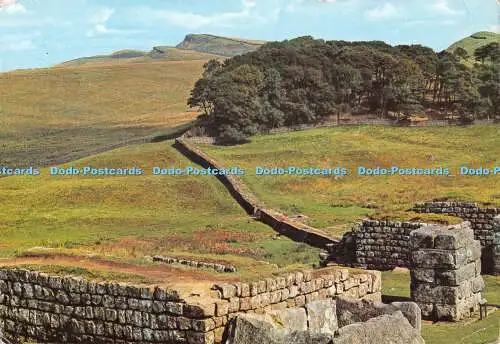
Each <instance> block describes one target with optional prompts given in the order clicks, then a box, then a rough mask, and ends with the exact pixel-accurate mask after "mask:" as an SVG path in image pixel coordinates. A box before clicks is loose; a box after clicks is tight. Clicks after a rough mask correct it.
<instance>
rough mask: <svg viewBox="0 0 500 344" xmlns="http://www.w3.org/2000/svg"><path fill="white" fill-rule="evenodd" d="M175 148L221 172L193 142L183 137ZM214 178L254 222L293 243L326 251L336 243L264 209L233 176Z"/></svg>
mask: <svg viewBox="0 0 500 344" xmlns="http://www.w3.org/2000/svg"><path fill="white" fill-rule="evenodd" d="M175 148H176V149H177V150H179V151H180V152H181V153H182V154H184V155H185V156H187V157H188V158H189V159H190V160H192V161H194V162H196V163H197V164H199V165H201V166H203V167H205V168H208V167H210V168H216V169H224V166H222V165H221V164H220V163H219V162H218V161H216V160H215V159H214V158H212V157H210V156H208V155H207V154H205V153H204V152H203V151H202V150H201V149H199V148H198V147H197V146H196V145H195V144H194V143H193V142H191V141H190V140H188V139H186V138H182V137H181V138H178V139H176V141H175ZM217 178H218V179H219V180H220V181H221V182H222V184H224V186H225V187H226V188H227V189H228V191H229V192H230V193H231V195H232V196H233V197H234V199H235V200H236V201H237V202H238V203H239V204H240V205H241V207H242V208H243V209H245V211H246V212H247V213H248V214H250V215H252V216H254V217H255V219H257V220H259V221H261V222H263V223H265V224H266V225H268V226H270V227H271V228H273V229H274V230H276V231H277V232H279V233H280V234H283V235H285V236H287V237H289V238H290V239H292V240H294V241H299V242H305V243H307V244H309V245H311V246H314V247H318V248H323V249H325V248H326V246H327V245H328V244H331V243H334V242H337V240H335V239H334V238H331V237H329V236H328V235H327V234H326V233H323V232H322V231H320V230H318V229H316V228H313V227H310V226H307V225H305V224H303V223H300V222H297V221H293V220H291V219H290V218H288V217H287V216H285V215H284V214H281V213H279V212H276V211H274V210H270V209H266V207H265V206H264V205H263V204H262V202H260V201H259V200H257V198H256V197H255V196H254V195H252V194H251V193H250V192H249V190H248V189H247V188H246V187H245V185H244V184H243V183H242V182H241V180H240V179H239V178H238V177H237V176H235V175H219V176H217Z"/></svg>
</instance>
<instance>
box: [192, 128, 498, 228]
mask: <svg viewBox="0 0 500 344" xmlns="http://www.w3.org/2000/svg"><path fill="white" fill-rule="evenodd" d="M465 143H466V144H465ZM499 146H500V137H499V136H498V126H494V125H491V126H481V125H474V126H471V127H443V128H440V127H428V128H396V127H387V126H370V125H366V126H359V127H358V126H345V127H338V128H328V129H313V130H306V131H300V132H293V133H286V134H275V135H262V136H255V137H253V138H252V139H251V142H250V143H247V144H243V145H238V146H213V145H200V147H201V148H202V150H204V151H205V152H206V153H207V154H209V155H210V156H212V157H214V158H215V159H218V160H219V161H220V162H221V164H223V165H225V166H240V167H242V168H243V169H245V171H246V172H245V175H243V176H242V177H241V178H242V180H243V181H244V182H245V184H246V186H247V187H249V189H250V191H251V192H252V193H253V194H254V195H255V196H256V197H258V199H260V200H261V201H263V202H264V204H266V205H267V206H268V207H270V208H273V209H277V210H280V211H282V212H284V213H286V214H288V215H291V216H294V215H299V214H305V215H306V216H308V217H310V219H311V220H310V221H311V222H310V224H311V225H313V226H314V227H316V228H322V229H325V230H327V231H328V232H330V234H333V235H339V234H342V232H343V231H344V230H346V229H349V228H350V225H351V224H353V223H354V222H356V221H359V220H361V219H362V218H363V217H365V216H371V215H374V216H376V217H377V218H384V217H390V218H402V219H415V218H418V219H419V221H420V219H422V218H423V217H422V216H423V215H422V214H415V213H411V212H407V211H406V210H407V209H410V208H411V207H412V206H413V205H414V203H416V202H420V201H428V200H432V199H435V198H458V199H463V200H473V201H477V202H481V203H486V204H488V203H489V204H495V205H500V188H498V187H496V188H495V187H492V185H493V184H494V181H495V178H498V176H496V177H495V176H483V177H468V176H459V175H458V174H459V172H458V171H457V170H458V169H459V168H460V166H462V165H468V166H471V167H475V168H477V167H479V166H484V167H492V166H498V165H499V164H500V158H499V156H498V153H497V151H498V147H499ZM288 166H297V167H299V168H306V167H314V168H335V167H338V166H341V167H345V168H348V169H350V170H351V174H348V175H347V176H345V177H334V176H310V175H258V174H257V173H256V167H264V168H272V167H281V168H283V169H286V168H287V167H288ZM359 166H364V167H366V168H375V167H377V166H380V167H381V168H382V167H389V168H390V167H391V166H400V167H403V168H412V167H415V168H433V167H440V166H442V167H446V168H449V169H450V176H423V175H420V176H419V175H414V176H408V175H406V176H405V175H394V176H387V175H386V176H384V175H381V176H359V175H358V174H357V168H358V167H359Z"/></svg>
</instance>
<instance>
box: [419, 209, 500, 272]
mask: <svg viewBox="0 0 500 344" xmlns="http://www.w3.org/2000/svg"><path fill="white" fill-rule="evenodd" d="M413 211H416V212H420V213H435V214H447V215H450V216H456V217H459V218H461V219H463V220H465V221H469V222H470V223H471V226H472V229H473V231H474V237H475V238H476V240H479V241H480V242H481V246H482V248H483V252H482V268H483V272H486V273H489V272H493V265H494V263H493V240H494V231H493V221H494V218H495V216H497V215H499V214H500V208H482V207H479V206H478V204H477V203H470V202H425V203H419V204H417V205H415V207H414V208H413Z"/></svg>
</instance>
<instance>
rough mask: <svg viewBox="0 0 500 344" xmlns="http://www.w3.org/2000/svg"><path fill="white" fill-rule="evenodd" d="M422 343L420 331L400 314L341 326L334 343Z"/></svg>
mask: <svg viewBox="0 0 500 344" xmlns="http://www.w3.org/2000/svg"><path fill="white" fill-rule="evenodd" d="M389 339H390V342H391V343H405V344H424V343H425V341H424V339H423V338H422V337H421V336H420V333H419V332H418V331H417V330H416V329H415V328H413V327H412V326H411V325H410V324H409V322H408V320H407V319H406V318H405V317H404V316H403V315H402V314H401V312H396V313H394V314H384V315H381V316H379V317H376V318H373V319H370V320H368V321H367V322H365V323H357V324H352V325H347V326H345V327H342V328H340V329H339V331H338V336H337V337H336V338H335V341H334V343H335V344H358V343H359V344H380V343H387V342H388V340H389Z"/></svg>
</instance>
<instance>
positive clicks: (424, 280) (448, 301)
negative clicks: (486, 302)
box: [410, 223, 485, 321]
mask: <svg viewBox="0 0 500 344" xmlns="http://www.w3.org/2000/svg"><path fill="white" fill-rule="evenodd" d="M410 248H411V259H410V261H411V298H412V300H413V301H415V302H417V304H418V305H419V307H420V309H421V310H422V315H423V316H424V317H426V318H431V319H439V320H451V321H455V320H460V319H464V318H468V317H470V316H471V313H473V312H477V311H478V310H479V304H480V302H481V300H482V297H481V291H482V290H483V289H484V287H485V285H484V281H483V277H482V276H481V244H480V242H479V241H477V240H474V235H473V232H472V230H471V229H470V227H468V224H467V223H463V224H462V225H458V226H449V227H447V226H425V227H422V228H419V229H417V230H415V231H413V232H412V233H411V234H410Z"/></svg>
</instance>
